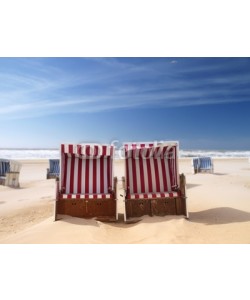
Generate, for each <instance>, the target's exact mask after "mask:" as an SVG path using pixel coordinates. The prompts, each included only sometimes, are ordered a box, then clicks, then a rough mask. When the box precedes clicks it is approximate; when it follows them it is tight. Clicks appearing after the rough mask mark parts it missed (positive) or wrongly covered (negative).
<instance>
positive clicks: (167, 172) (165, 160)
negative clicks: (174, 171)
mask: <svg viewBox="0 0 250 300" xmlns="http://www.w3.org/2000/svg"><path fill="white" fill-rule="evenodd" d="M164 163H165V170H166V174H165V176H166V179H167V186H168V191H171V184H170V178H169V169H168V158H167V157H164Z"/></svg>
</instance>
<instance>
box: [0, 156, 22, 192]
mask: <svg viewBox="0 0 250 300" xmlns="http://www.w3.org/2000/svg"><path fill="white" fill-rule="evenodd" d="M20 169H21V164H20V163H19V162H17V161H13V160H7V159H0V184H1V185H5V186H10V187H19V174H20Z"/></svg>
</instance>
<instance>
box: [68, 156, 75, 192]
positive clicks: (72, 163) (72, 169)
mask: <svg viewBox="0 0 250 300" xmlns="http://www.w3.org/2000/svg"><path fill="white" fill-rule="evenodd" d="M74 167H75V156H72V157H71V161H70V185H69V192H70V193H71V194H72V193H73V192H74Z"/></svg>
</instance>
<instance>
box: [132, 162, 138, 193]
mask: <svg viewBox="0 0 250 300" xmlns="http://www.w3.org/2000/svg"><path fill="white" fill-rule="evenodd" d="M131 160H132V174H133V193H137V180H136V165H135V159H134V158H131Z"/></svg>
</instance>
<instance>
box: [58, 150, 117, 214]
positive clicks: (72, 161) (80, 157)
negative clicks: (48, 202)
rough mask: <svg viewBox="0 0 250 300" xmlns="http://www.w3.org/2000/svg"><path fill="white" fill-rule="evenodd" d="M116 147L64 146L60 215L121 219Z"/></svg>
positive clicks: (59, 198)
mask: <svg viewBox="0 0 250 300" xmlns="http://www.w3.org/2000/svg"><path fill="white" fill-rule="evenodd" d="M113 156H114V148H113V146H111V145H97V144H95V145H94V144H80V145H72V144H70V145H69V144H62V145H61V160H60V161H61V166H60V180H59V181H57V195H56V206H55V219H56V218H57V214H65V215H70V216H74V217H81V218H92V217H105V218H106V217H107V218H110V219H112V218H113V219H114V218H115V219H117V205H116V204H117V201H116V178H114V177H113Z"/></svg>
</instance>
